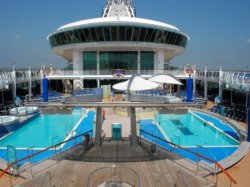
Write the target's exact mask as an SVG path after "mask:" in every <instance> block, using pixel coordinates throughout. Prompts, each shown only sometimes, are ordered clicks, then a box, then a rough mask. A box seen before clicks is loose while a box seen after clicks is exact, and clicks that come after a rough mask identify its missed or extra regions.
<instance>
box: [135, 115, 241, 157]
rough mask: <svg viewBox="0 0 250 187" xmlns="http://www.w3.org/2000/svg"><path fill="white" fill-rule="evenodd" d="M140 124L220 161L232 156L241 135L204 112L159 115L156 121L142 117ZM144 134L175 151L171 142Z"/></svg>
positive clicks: (177, 143)
mask: <svg viewBox="0 0 250 187" xmlns="http://www.w3.org/2000/svg"><path fill="white" fill-rule="evenodd" d="M140 127H141V129H142V130H144V131H146V132H148V133H150V134H153V135H155V136H157V137H160V138H162V139H165V140H167V141H170V142H172V143H174V144H176V145H180V146H182V147H184V148H186V149H189V150H191V151H193V152H195V153H199V154H202V155H204V156H206V157H208V158H210V159H213V160H216V161H220V160H222V159H224V158H226V157H228V156H229V155H231V154H232V153H233V152H234V151H235V150H236V149H237V148H238V147H239V144H240V141H239V137H238V134H237V132H236V131H235V129H234V128H232V127H231V126H230V125H229V124H226V123H224V122H222V121H220V120H219V119H217V118H215V117H212V116H210V115H208V114H204V113H201V112H188V113H187V114H184V115H183V114H182V115H177V114H164V115H159V114H157V115H156V116H155V120H142V121H141V123H140ZM142 136H143V137H144V138H146V139H148V140H150V141H152V142H155V143H157V144H159V145H161V146H163V147H165V148H167V149H169V150H173V147H171V146H170V145H169V144H168V143H165V142H162V141H160V140H157V139H156V138H152V137H150V136H149V135H147V134H145V133H142ZM174 151H176V152H178V154H181V155H182V156H185V157H187V158H189V159H191V160H194V161H196V160H197V158H196V156H195V155H192V154H189V153H187V152H186V151H183V150H182V149H179V148H177V149H176V150H174Z"/></svg>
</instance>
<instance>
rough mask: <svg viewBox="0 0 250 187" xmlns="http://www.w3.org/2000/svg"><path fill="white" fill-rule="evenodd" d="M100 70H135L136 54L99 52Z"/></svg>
mask: <svg viewBox="0 0 250 187" xmlns="http://www.w3.org/2000/svg"><path fill="white" fill-rule="evenodd" d="M99 54H100V69H125V70H135V69H137V52H134V51H132V52H100V53H99Z"/></svg>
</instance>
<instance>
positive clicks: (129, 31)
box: [126, 27, 133, 41]
mask: <svg viewBox="0 0 250 187" xmlns="http://www.w3.org/2000/svg"><path fill="white" fill-rule="evenodd" d="M132 32H133V27H126V41H131V37H132Z"/></svg>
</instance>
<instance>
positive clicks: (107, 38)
mask: <svg viewBox="0 0 250 187" xmlns="http://www.w3.org/2000/svg"><path fill="white" fill-rule="evenodd" d="M103 30H104V37H105V41H111V36H110V27H103Z"/></svg>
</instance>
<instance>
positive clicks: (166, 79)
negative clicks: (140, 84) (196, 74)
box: [148, 74, 182, 85]
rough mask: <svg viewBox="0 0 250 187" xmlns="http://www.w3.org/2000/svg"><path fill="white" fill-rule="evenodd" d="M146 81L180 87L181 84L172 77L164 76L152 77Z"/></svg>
mask: <svg viewBox="0 0 250 187" xmlns="http://www.w3.org/2000/svg"><path fill="white" fill-rule="evenodd" d="M148 80H149V81H152V82H158V83H166V84H177V85H182V83H181V82H180V81H179V80H178V79H176V78H174V77H173V76H170V75H164V74H161V75H154V76H152V77H151V78H149V79H148Z"/></svg>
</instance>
